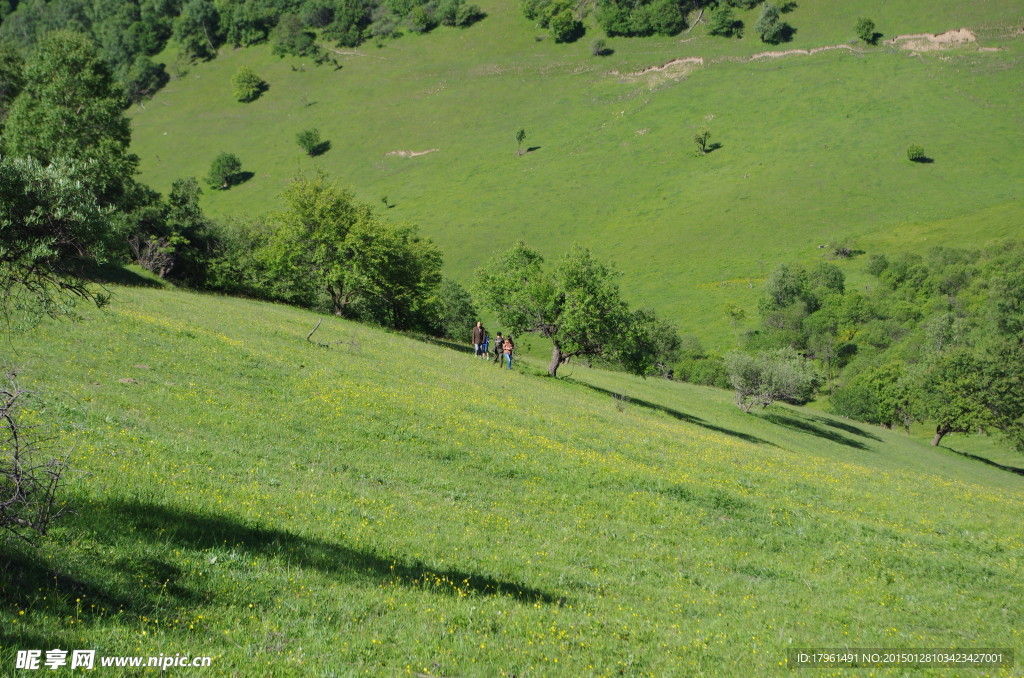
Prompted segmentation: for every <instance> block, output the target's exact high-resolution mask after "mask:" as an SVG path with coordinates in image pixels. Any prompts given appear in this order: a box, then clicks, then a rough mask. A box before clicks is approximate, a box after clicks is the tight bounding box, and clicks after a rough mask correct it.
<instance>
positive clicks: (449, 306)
mask: <svg viewBox="0 0 1024 678" xmlns="http://www.w3.org/2000/svg"><path fill="white" fill-rule="evenodd" d="M479 317H480V312H479V311H478V310H477V308H476V304H474V303H473V297H472V296H470V294H469V292H468V291H466V288H464V287H463V286H462V285H460V284H459V283H457V282H456V281H454V280H452V279H451V278H445V279H444V280H442V281H441V284H440V285H439V286H438V288H437V292H436V301H435V311H434V319H435V323H434V327H433V328H432V329H433V331H434V332H435V333H436V334H437V335H438V336H441V337H446V338H448V339H456V340H459V341H465V338H466V337H468V336H469V333H470V330H472V329H473V324H474V323H475V322H476V320H477V318H479Z"/></svg>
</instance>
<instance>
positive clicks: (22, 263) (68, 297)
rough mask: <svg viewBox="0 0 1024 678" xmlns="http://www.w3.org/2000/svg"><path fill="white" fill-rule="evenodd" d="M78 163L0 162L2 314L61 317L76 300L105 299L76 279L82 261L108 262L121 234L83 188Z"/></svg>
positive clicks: (79, 276) (98, 301)
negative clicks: (15, 311)
mask: <svg viewBox="0 0 1024 678" xmlns="http://www.w3.org/2000/svg"><path fill="white" fill-rule="evenodd" d="M86 175H88V172H87V171H86V170H84V169H83V168H82V166H81V163H77V162H72V161H68V160H64V159H62V158H58V159H56V160H54V161H52V162H50V163H49V164H48V165H43V164H42V163H40V162H39V161H37V160H36V159H35V158H31V157H30V158H11V157H6V158H3V159H0V295H2V299H0V309H2V310H3V311H4V312H5V313H7V312H10V311H14V310H21V311H26V312H28V313H30V314H31V315H38V314H42V313H45V314H48V315H51V316H59V315H64V314H67V313H69V312H70V309H71V306H72V305H73V303H74V300H75V299H76V298H82V299H87V300H90V301H93V302H95V303H96V304H97V305H103V304H104V303H105V301H106V296H105V295H103V294H102V293H101V292H99V291H97V290H96V289H95V288H93V287H91V286H89V284H88V282H87V281H86V280H85V279H84V278H83V277H82V262H83V260H84V259H86V258H90V259H94V260H97V261H101V262H102V261H104V260H106V259H107V258H108V257H109V256H110V255H111V253H112V252H113V251H114V250H115V248H116V247H117V243H118V241H119V240H120V239H121V238H122V237H123V236H122V235H121V233H120V232H119V231H117V230H115V226H116V225H117V223H118V222H117V221H116V220H113V219H111V213H112V208H110V207H106V208H104V207H101V206H100V205H99V204H98V203H97V200H96V197H95V195H93V194H92V192H91V191H90V190H89V189H88V188H87V187H86V185H85V182H84V181H83V176H86Z"/></svg>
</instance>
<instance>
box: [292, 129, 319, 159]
mask: <svg viewBox="0 0 1024 678" xmlns="http://www.w3.org/2000/svg"><path fill="white" fill-rule="evenodd" d="M295 140H296V141H297V142H298V144H299V146H301V147H302V150H304V151H305V152H306V154H307V155H309V157H311V158H312V157H313V156H314V155H317V151H318V150H319V148H320V130H318V129H317V128H315V127H311V128H310V129H305V130H302V131H301V132H299V133H298V134H297V135H296V137H295Z"/></svg>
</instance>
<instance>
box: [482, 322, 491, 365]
mask: <svg viewBox="0 0 1024 678" xmlns="http://www.w3.org/2000/svg"><path fill="white" fill-rule="evenodd" d="M490 346H491V335H490V334H488V333H487V328H484V343H482V344H481V345H480V359H481V360H484V361H486V360H488V359H490V357H491V349H490Z"/></svg>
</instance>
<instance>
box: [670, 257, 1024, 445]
mask: <svg viewBox="0 0 1024 678" xmlns="http://www.w3.org/2000/svg"><path fill="white" fill-rule="evenodd" d="M846 253H847V254H848V253H849V250H846ZM866 272H867V274H868V275H869V276H870V280H871V282H870V283H869V284H868V285H866V286H864V287H863V288H858V289H850V287H849V286H848V285H847V283H846V279H845V276H844V275H843V272H842V271H841V270H840V269H839V268H838V267H837V266H836V265H834V264H832V263H829V262H822V263H820V264H818V265H817V266H815V267H813V268H811V269H805V268H803V267H801V266H794V265H780V266H778V267H777V268H776V269H775V270H774V271H773V272H772V273H771V275H770V276H769V277H768V279H767V280H766V282H765V285H764V291H763V295H762V298H761V300H760V303H759V312H760V327H758V328H756V329H752V330H749V331H747V332H745V333H743V335H742V336H741V338H740V346H741V349H742V351H743V353H744V354H747V355H750V356H754V357H757V358H758V359H760V360H762V361H763V362H765V363H767V364H771V363H772V362H773V361H774V363H775V364H776V365H778V364H779V362H780V361H779V356H785V355H789V356H790V363H792V362H793V361H792V357H793V356H795V357H796V358H797V359H799V360H802V361H804V363H805V364H806V365H807V366H809V367H811V368H813V369H814V370H815V372H814V373H813V374H812V375H811V377H810V378H806V379H803V380H802V381H801V384H802V385H803V386H804V387H809V388H803V389H796V390H795V391H794V392H795V393H797V394H798V395H797V396H796V397H795V398H790V397H785V398H781V399H786V400H791V401H794V400H795V401H796V402H801V401H806V400H807V399H809V398H810V397H812V396H813V394H814V391H815V389H817V388H818V387H822V388H823V390H825V391H828V392H831V399H830V400H831V405H832V408H833V410H834V411H835V412H837V413H838V414H841V415H844V416H847V417H850V418H853V419H858V420H860V421H865V422H869V423H873V424H879V425H881V426H884V427H887V428H892V427H904V428H909V426H910V425H911V424H912V423H914V422H931V423H933V424H934V425H935V438H934V440H933V442H934V444H938V443H939V441H941V439H942V438H943V436H945V435H947V434H949V433H968V432H977V431H984V430H998V431H1002V432H1003V433H1005V434H1006V435H1007V436H1008V437H1009V439H1010V440H1011V441H1012V442H1013V444H1014V445H1015V446H1016V447H1017V448H1018V449H1020V450H1022V451H1024V242H1017V241H1011V242H1004V243H1001V244H998V245H993V246H990V247H987V248H983V249H957V248H947V247H936V248H932V249H930V250H928V251H926V252H924V253H903V254H898V255H894V256H887V255H879V254H876V255H871V256H869V257H868V258H867V260H866ZM734 317H735V316H734ZM786 352H788V353H786ZM747 362H748V363H749V361H747ZM742 363H744V360H737V359H735V357H732V359H731V360H730V356H726V357H724V358H723V357H719V356H715V355H711V354H707V353H705V352H704V351H703V350H702V349H701V348H700V346H699V343H697V342H696V341H695V340H693V339H692V338H684V349H683V358H682V360H681V361H680V362H679V363H678V364H677V366H676V370H675V375H676V377H677V378H682V379H686V380H689V381H695V382H698V383H709V384H714V385H718V386H736V381H737V374H736V371H737V370H736V369H735V366H736V365H739V364H742ZM780 372H785V370H779V369H775V371H774V372H773V375H774V376H775V377H776V378H778V376H779V374H780Z"/></svg>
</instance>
